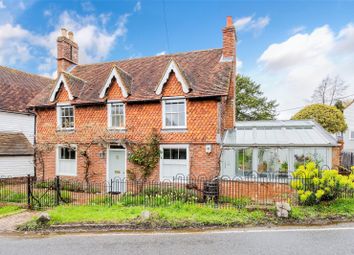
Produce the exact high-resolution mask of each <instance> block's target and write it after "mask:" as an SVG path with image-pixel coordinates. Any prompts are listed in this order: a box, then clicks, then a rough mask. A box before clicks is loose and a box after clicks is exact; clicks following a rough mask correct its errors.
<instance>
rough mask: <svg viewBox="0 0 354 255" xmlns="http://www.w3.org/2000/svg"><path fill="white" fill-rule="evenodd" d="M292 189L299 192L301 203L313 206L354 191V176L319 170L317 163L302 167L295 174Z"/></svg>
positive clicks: (335, 171)
mask: <svg viewBox="0 0 354 255" xmlns="http://www.w3.org/2000/svg"><path fill="white" fill-rule="evenodd" d="M293 177H294V178H296V179H295V180H293V181H292V182H291V187H292V188H293V189H295V190H297V194H298V196H299V199H300V203H301V204H304V205H313V204H316V203H319V202H321V201H328V200H333V199H335V198H337V197H338V196H339V195H340V194H341V193H343V192H353V191H354V174H353V173H352V174H350V175H349V176H343V175H340V174H339V173H338V171H337V170H319V169H318V168H317V167H316V163H315V162H309V163H307V164H306V165H301V166H299V167H298V169H297V170H296V171H294V172H293Z"/></svg>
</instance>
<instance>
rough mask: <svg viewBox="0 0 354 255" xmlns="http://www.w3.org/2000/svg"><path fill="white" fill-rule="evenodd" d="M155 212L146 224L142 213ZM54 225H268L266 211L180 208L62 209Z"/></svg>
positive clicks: (54, 217)
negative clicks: (265, 223)
mask: <svg viewBox="0 0 354 255" xmlns="http://www.w3.org/2000/svg"><path fill="white" fill-rule="evenodd" d="M144 210H148V211H150V212H151V217H150V219H149V220H148V221H142V220H141V219H140V217H139V216H140V214H141V212H142V211H144ZM49 215H50V217H51V223H52V224H65V223H137V224H139V223H154V224H155V225H164V226H165V225H169V226H175V227H177V226H178V227H181V226H191V225H220V226H229V225H245V224H251V223H253V224H254V223H257V222H259V223H261V222H265V221H266V219H267V217H266V215H265V213H264V212H263V211H253V212H248V211H247V210H245V209H243V210H238V209H234V208H230V209H217V208H212V207H207V206H197V205H187V204H176V205H171V206H168V207H161V208H156V207H154V208H146V207H145V208H144V207H142V206H132V207H125V206H122V205H115V206H112V207H105V206H75V207H74V206H59V207H56V208H54V209H53V210H51V211H49Z"/></svg>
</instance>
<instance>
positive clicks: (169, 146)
mask: <svg viewBox="0 0 354 255" xmlns="http://www.w3.org/2000/svg"><path fill="white" fill-rule="evenodd" d="M164 149H186V154H187V155H186V159H183V160H186V164H187V174H186V176H185V177H186V178H187V177H188V176H189V175H190V157H189V144H163V145H160V152H161V155H160V169H159V179H160V181H164V180H166V179H164V178H162V175H161V170H162V169H163V163H164V161H165V160H168V161H176V160H177V159H164V158H163V154H164V151H163V150H164ZM167 163H168V162H167ZM171 181H172V180H171Z"/></svg>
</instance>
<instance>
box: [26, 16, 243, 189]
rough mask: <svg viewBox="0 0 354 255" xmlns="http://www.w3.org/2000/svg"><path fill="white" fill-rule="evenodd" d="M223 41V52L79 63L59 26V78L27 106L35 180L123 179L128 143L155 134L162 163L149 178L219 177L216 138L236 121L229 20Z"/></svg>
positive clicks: (232, 35) (129, 166)
mask: <svg viewBox="0 0 354 255" xmlns="http://www.w3.org/2000/svg"><path fill="white" fill-rule="evenodd" d="M222 43H223V45H222V46H223V47H222V48H220V49H209V50H201V51H192V52H185V53H176V54H170V55H163V56H153V57H144V58H137V59H129V60H119V61H112V62H107V63H97V64H87V65H80V64H79V54H78V47H79V45H77V44H76V43H75V41H74V37H73V33H72V32H69V33H67V30H65V29H62V31H61V35H60V36H59V37H58V39H57V49H58V56H57V63H58V79H57V80H56V82H55V83H54V84H53V85H49V86H48V87H47V88H46V89H45V90H44V91H42V92H41V93H40V94H38V95H37V96H36V97H35V98H34V99H33V100H32V101H31V103H30V104H29V108H30V109H31V110H33V111H34V112H35V113H36V116H37V125H36V141H37V147H38V148H41V149H40V151H38V152H37V154H38V155H37V156H38V157H40V159H38V160H37V161H38V162H41V164H37V176H38V177H39V178H44V179H48V178H53V177H54V176H56V175H60V176H66V177H68V178H74V179H76V180H83V179H86V180H87V179H89V180H90V181H92V182H102V181H107V180H110V179H113V178H117V177H119V178H126V177H127V170H128V169H132V168H133V167H134V166H133V165H132V164H131V163H130V162H129V161H128V160H127V156H128V153H129V148H128V147H127V143H144V142H145V141H146V138H147V137H149V135H150V134H151V133H152V132H153V130H155V131H157V132H158V133H159V135H160V137H161V141H160V144H161V145H160V149H161V158H160V163H159V165H158V167H157V168H156V169H155V171H154V172H153V174H152V176H151V178H152V179H154V180H164V179H172V178H173V177H174V176H176V175H178V174H182V175H193V176H201V175H203V176H208V177H214V176H217V175H218V174H219V169H220V167H219V158H220V154H221V146H220V143H221V140H222V139H221V138H222V136H223V134H224V131H225V130H226V129H230V128H233V127H234V122H235V121H234V120H235V102H234V99H235V72H236V33H235V28H234V26H233V22H232V18H231V17H227V22H226V27H225V28H223V29H222ZM88 162H89V163H88Z"/></svg>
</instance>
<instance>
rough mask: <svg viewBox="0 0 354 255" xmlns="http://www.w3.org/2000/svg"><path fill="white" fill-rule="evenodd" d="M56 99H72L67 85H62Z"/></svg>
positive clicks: (65, 100)
mask: <svg viewBox="0 0 354 255" xmlns="http://www.w3.org/2000/svg"><path fill="white" fill-rule="evenodd" d="M55 101H57V102H67V101H70V96H69V93H68V92H67V91H66V89H65V87H64V86H63V85H62V86H60V88H59V91H58V92H57V94H56V97H55Z"/></svg>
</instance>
